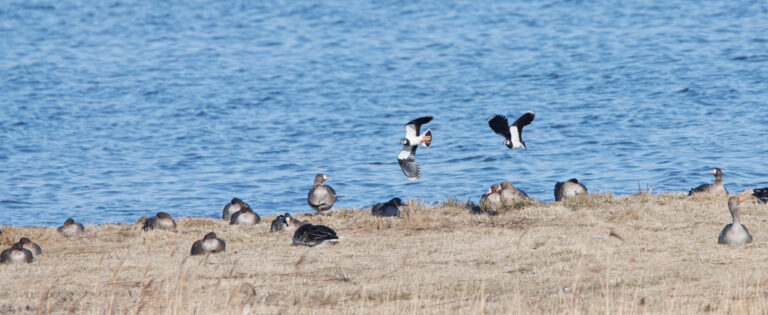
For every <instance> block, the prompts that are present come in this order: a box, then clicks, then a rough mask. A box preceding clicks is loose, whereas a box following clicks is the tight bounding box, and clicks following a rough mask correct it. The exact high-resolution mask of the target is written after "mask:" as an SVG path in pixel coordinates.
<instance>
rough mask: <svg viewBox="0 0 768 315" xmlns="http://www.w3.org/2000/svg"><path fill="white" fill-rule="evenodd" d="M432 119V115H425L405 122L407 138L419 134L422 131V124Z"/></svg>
mask: <svg viewBox="0 0 768 315" xmlns="http://www.w3.org/2000/svg"><path fill="white" fill-rule="evenodd" d="M430 121H432V116H424V117H420V118H416V119H414V120H411V121H409V122H408V123H407V124H405V138H406V139H413V138H416V137H418V136H419V134H420V132H421V125H423V124H426V123H428V122H430Z"/></svg>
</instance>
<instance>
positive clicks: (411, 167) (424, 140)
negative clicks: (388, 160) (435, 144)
mask: <svg viewBox="0 0 768 315" xmlns="http://www.w3.org/2000/svg"><path fill="white" fill-rule="evenodd" d="M430 121H432V116H424V117H420V118H416V119H414V120H411V121H409V122H408V123H407V124H405V138H403V139H402V140H400V144H402V145H403V149H402V150H400V153H398V154H397V164H400V169H401V170H403V174H405V177H408V180H410V181H416V180H418V179H419V177H420V176H421V168H420V167H419V164H418V163H416V148H418V147H419V144H421V145H423V146H424V147H427V148H429V146H430V145H431V144H432V130H429V129H427V131H426V132H424V134H423V135H422V134H421V132H420V131H421V125H423V124H426V123H428V122H430Z"/></svg>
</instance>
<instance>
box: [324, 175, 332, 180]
mask: <svg viewBox="0 0 768 315" xmlns="http://www.w3.org/2000/svg"><path fill="white" fill-rule="evenodd" d="M323 180H331V178H330V177H328V176H325V175H323Z"/></svg>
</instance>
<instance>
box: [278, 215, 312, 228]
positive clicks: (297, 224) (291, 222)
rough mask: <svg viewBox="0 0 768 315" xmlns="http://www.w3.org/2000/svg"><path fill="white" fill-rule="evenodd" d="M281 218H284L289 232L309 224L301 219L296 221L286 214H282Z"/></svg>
mask: <svg viewBox="0 0 768 315" xmlns="http://www.w3.org/2000/svg"><path fill="white" fill-rule="evenodd" d="M283 217H285V223H286V224H287V225H288V229H289V230H294V229H296V228H298V227H300V226H302V225H304V224H307V223H309V222H308V221H306V220H304V221H302V220H301V219H297V218H296V217H294V216H292V215H291V214H290V213H288V212H286V213H285V214H283Z"/></svg>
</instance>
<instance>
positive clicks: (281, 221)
mask: <svg viewBox="0 0 768 315" xmlns="http://www.w3.org/2000/svg"><path fill="white" fill-rule="evenodd" d="M287 228H288V222H287V221H286V220H285V216H283V215H282V214H281V215H279V216H277V218H275V219H274V220H272V226H270V228H269V232H270V233H272V232H279V231H282V230H284V229H287Z"/></svg>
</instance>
